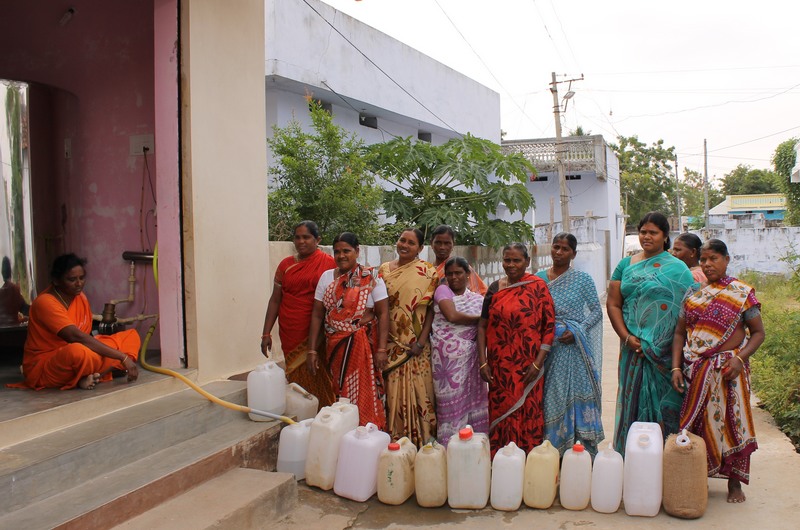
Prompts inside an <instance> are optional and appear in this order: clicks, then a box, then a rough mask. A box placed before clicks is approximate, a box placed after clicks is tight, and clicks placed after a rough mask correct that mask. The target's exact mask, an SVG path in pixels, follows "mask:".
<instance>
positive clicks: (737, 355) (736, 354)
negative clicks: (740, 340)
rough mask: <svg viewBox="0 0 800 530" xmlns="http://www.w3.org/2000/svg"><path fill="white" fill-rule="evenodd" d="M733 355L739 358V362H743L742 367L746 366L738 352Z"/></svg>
mask: <svg viewBox="0 0 800 530" xmlns="http://www.w3.org/2000/svg"><path fill="white" fill-rule="evenodd" d="M733 356H734V357H736V358H737V359H739V362H740V363H742V368H744V359H742V358H741V357H739V354H738V353H734V354H733Z"/></svg>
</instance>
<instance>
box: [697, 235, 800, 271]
mask: <svg viewBox="0 0 800 530" xmlns="http://www.w3.org/2000/svg"><path fill="white" fill-rule="evenodd" d="M694 233H696V234H697V235H698V236H700V238H701V239H712V238H714V239H720V240H722V241H724V242H725V244H726V245H727V246H728V254H729V255H730V257H731V263H730V265H729V266H728V273H729V274H731V275H732V276H736V275H738V274H741V273H743V272H745V271H755V272H760V273H765V274H783V275H786V276H788V275H789V274H791V272H792V271H791V268H790V265H789V263H787V262H786V261H783V260H782V258H785V257H786V256H788V255H789V254H791V253H792V252H798V247H797V242H798V241H800V227H797V226H786V227H776V228H738V227H734V226H732V227H730V228H723V229H711V230H708V233H707V234H705V235H704V234H703V232H701V231H695V232H694Z"/></svg>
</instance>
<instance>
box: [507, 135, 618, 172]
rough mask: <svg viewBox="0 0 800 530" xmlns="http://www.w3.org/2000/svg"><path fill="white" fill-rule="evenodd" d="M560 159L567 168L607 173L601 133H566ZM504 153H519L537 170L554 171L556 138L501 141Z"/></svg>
mask: <svg viewBox="0 0 800 530" xmlns="http://www.w3.org/2000/svg"><path fill="white" fill-rule="evenodd" d="M561 149H562V154H561V159H562V160H563V162H564V167H565V169H566V170H567V172H568V173H569V172H575V171H595V172H596V173H597V178H598V179H600V180H606V178H607V177H608V169H607V161H606V144H605V141H604V140H603V137H602V136H600V135H595V136H568V137H566V138H563V139H562V145H561ZM503 150H504V151H505V152H506V153H522V154H523V155H524V156H525V157H526V158H527V159H528V160H530V161H531V163H533V165H534V167H535V168H536V170H537V171H539V172H542V171H557V169H558V168H557V167H556V139H555V138H539V139H533V140H511V141H505V142H503Z"/></svg>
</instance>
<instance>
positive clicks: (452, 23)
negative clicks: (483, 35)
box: [434, 0, 542, 131]
mask: <svg viewBox="0 0 800 530" xmlns="http://www.w3.org/2000/svg"><path fill="white" fill-rule="evenodd" d="M434 3H435V4H436V5H437V7H438V8H439V9H440V10H441V12H442V14H443V15H444V16H445V18H447V20H448V22H450V25H451V26H453V29H455V30H456V33H458V35H459V36H460V37H461V39H462V40H463V41H464V43H466V45H467V46H468V47H469V49H470V50H471V51H472V53H473V55H475V57H477V58H478V61H480V63H481V64H482V65H483V67H484V68H485V69H486V71H487V72H489V75H490V76H492V79H494V80H495V82H496V83H497V84H498V85H499V86H500V88H501V89H503V92H505V93H506V95H508V97H509V99H511V102H512V103H513V104H514V106H516V107H517V108H518V109H519V111H520V113H521V114H522V115H523V116H525V117H526V118H528V120H530V122H531V123H532V124H533V126H534V127H536V128H537V129H539V130H540V131H541V130H542V128H541V127H540V126H539V124H537V123H536V121H534V119H533V117H532V116H529V115H528V114H526V113H525V109H524V108H523V107H521V106H520V104H519V103H518V102H517V100H516V99H515V98H514V96H512V95H511V92H509V90H508V89H507V88H506V86H505V85H504V84H503V82H502V81H500V79H498V78H497V76H496V75H494V72H493V71H492V69H491V68H489V65H488V64H486V61H484V60H483V57H481V55H480V54H479V53H478V51H477V50H476V49H475V47H474V46H473V45H472V43H470V42H469V40H467V37H466V36H465V35H464V33H463V32H462V31H461V29H460V28H459V27H458V26H457V25H456V23H455V22H454V21H453V19H452V18H450V15H449V14H448V13H447V11H445V10H444V8H443V7H442V5H441V4H440V3H439V0H434ZM526 103H527V102H526Z"/></svg>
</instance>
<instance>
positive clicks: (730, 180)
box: [722, 164, 781, 195]
mask: <svg viewBox="0 0 800 530" xmlns="http://www.w3.org/2000/svg"><path fill="white" fill-rule="evenodd" d="M780 192H781V176H780V175H778V174H777V173H775V172H774V171H769V170H766V169H753V168H751V167H750V166H748V165H745V164H739V165H738V166H736V169H734V170H733V171H731V172H730V173H728V174H727V175H725V177H724V178H723V179H722V194H723V195H750V194H754V195H757V194H762V193H780Z"/></svg>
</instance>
